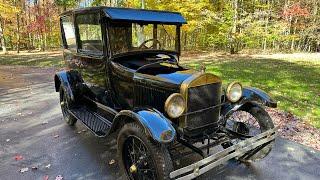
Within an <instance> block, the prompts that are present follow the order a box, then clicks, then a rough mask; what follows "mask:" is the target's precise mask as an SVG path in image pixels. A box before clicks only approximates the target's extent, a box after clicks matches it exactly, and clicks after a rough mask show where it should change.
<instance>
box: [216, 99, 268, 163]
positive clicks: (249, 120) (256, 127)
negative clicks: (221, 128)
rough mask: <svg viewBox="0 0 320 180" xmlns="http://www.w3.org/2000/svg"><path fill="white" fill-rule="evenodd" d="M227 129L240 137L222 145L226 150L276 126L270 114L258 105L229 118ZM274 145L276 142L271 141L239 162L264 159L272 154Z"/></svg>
mask: <svg viewBox="0 0 320 180" xmlns="http://www.w3.org/2000/svg"><path fill="white" fill-rule="evenodd" d="M226 128H227V129H228V130H229V131H233V132H236V133H237V134H239V135H240V137H239V138H233V139H232V140H231V141H230V142H229V143H225V144H222V146H223V147H224V148H227V147H229V146H231V145H233V144H237V143H239V142H240V141H242V140H244V139H246V138H248V137H253V136H256V135H258V134H260V133H263V132H265V131H267V130H269V129H272V128H274V125H273V122H272V119H271V118H270V116H269V114H268V113H267V112H266V111H265V110H264V109H263V108H262V107H260V106H258V105H247V106H244V107H243V108H240V109H239V110H238V111H236V112H234V113H233V114H232V115H230V116H229V117H228V119H227V121H226ZM241 135H243V136H241ZM273 144H274V141H271V142H270V143H269V144H267V145H263V146H260V147H257V148H256V149H254V150H252V151H250V152H248V153H247V154H246V155H244V156H243V157H241V158H239V160H240V161H243V162H250V161H255V160H259V159H262V158H264V157H265V156H267V155H268V154H269V153H270V151H271V149H272V146H273Z"/></svg>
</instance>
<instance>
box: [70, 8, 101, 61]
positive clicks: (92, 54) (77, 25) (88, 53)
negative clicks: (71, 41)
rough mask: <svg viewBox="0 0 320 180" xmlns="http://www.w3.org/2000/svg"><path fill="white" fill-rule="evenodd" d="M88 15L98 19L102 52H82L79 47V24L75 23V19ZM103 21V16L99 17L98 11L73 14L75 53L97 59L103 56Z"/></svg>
mask: <svg viewBox="0 0 320 180" xmlns="http://www.w3.org/2000/svg"><path fill="white" fill-rule="evenodd" d="M88 14H96V15H98V16H99V17H98V18H99V24H98V25H99V26H100V31H101V46H102V50H101V51H92V50H84V49H82V48H81V47H80V46H81V45H80V44H81V39H80V31H79V24H78V22H77V17H78V16H81V15H84V16H86V15H88ZM102 19H103V16H102V15H101V12H100V11H81V12H78V13H75V14H74V25H75V34H76V41H77V52H78V53H79V54H82V55H85V56H97V57H101V56H104V55H105V45H104V39H105V38H104V36H105V33H104V32H103V27H104V25H103V23H101V22H102V21H101V20H102Z"/></svg>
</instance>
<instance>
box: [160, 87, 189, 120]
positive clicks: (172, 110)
mask: <svg viewBox="0 0 320 180" xmlns="http://www.w3.org/2000/svg"><path fill="white" fill-rule="evenodd" d="M185 108H186V106H185V101H184V99H183V97H182V95H181V94H179V93H174V94H171V95H170V96H169V97H168V98H167V100H166V102H165V105H164V109H165V110H166V112H167V114H168V115H169V117H171V118H178V117H179V116H181V115H182V114H183V112H184V110H185Z"/></svg>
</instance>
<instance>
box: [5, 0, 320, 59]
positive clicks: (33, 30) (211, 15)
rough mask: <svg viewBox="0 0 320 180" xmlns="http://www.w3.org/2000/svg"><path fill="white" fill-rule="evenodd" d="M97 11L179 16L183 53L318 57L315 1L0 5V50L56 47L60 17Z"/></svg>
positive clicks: (319, 16)
mask: <svg viewBox="0 0 320 180" xmlns="http://www.w3.org/2000/svg"><path fill="white" fill-rule="evenodd" d="M100 5H106V6H114V7H131V8H144V9H157V10H169V11H178V12H181V13H182V14H183V15H184V16H185V17H186V19H187V21H188V24H187V25H184V26H183V27H182V36H181V41H182V49H183V50H195V49H197V50H202V49H204V50H222V51H228V52H230V53H237V52H239V51H241V50H258V51H262V50H263V51H274V52H294V51H305V52H317V51H320V10H319V8H320V7H319V6H320V1H319V0H127V1H126V0H0V12H1V14H0V41H1V49H2V51H4V52H6V51H7V50H16V51H17V52H19V51H20V50H35V49H39V50H42V51H44V50H50V49H53V48H57V47H60V28H59V14H60V13H62V12H63V11H65V10H69V9H73V8H78V7H90V6H100Z"/></svg>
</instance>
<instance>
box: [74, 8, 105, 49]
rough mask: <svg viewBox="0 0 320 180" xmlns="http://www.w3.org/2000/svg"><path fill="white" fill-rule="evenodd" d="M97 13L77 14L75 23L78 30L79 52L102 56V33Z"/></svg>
mask: <svg viewBox="0 0 320 180" xmlns="http://www.w3.org/2000/svg"><path fill="white" fill-rule="evenodd" d="M99 19H100V15H99V13H91V14H79V15H77V16H76V22H77V25H78V28H79V40H80V42H79V50H80V51H83V52H92V53H98V54H102V50H103V49H102V47H103V46H102V33H101V25H100V23H99Z"/></svg>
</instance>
